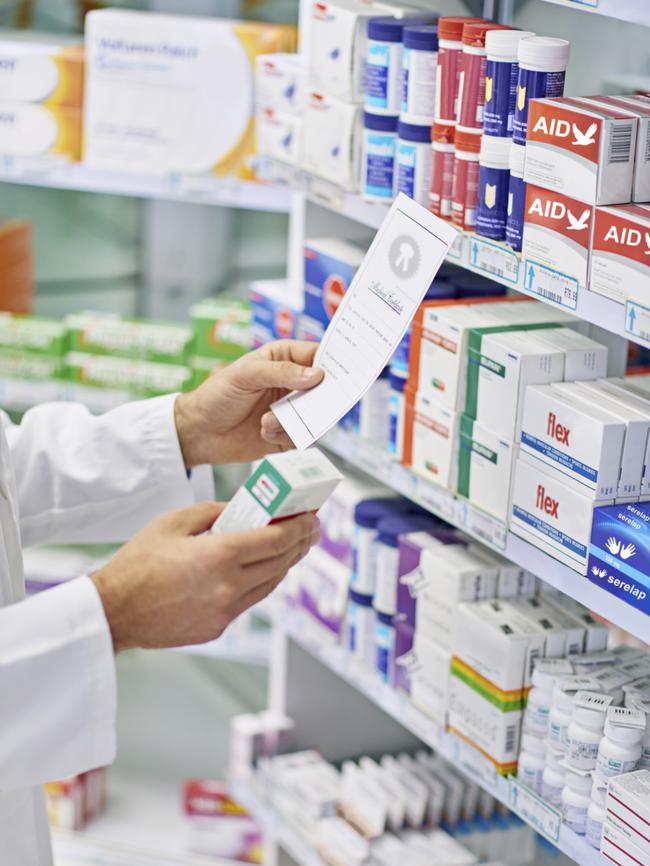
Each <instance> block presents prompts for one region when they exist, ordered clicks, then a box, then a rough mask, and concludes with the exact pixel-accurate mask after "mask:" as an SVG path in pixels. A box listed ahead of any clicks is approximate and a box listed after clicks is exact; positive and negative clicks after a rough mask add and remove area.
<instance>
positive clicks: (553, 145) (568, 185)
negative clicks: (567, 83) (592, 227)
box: [524, 97, 638, 204]
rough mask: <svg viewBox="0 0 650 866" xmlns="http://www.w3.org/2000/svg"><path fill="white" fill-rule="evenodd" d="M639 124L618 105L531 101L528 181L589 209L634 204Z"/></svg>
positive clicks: (546, 100)
mask: <svg viewBox="0 0 650 866" xmlns="http://www.w3.org/2000/svg"><path fill="white" fill-rule="evenodd" d="M637 125H638V120H637V118H636V117H635V116H633V115H632V113H631V112H630V111H629V110H627V111H625V110H621V109H618V108H617V107H616V106H614V105H612V106H607V105H605V104H602V103H594V102H593V101H591V100H581V99H571V98H568V97H559V98H555V99H531V101H530V104H529V108H528V136H527V139H526V165H525V168H524V180H525V181H526V183H532V184H535V185H536V186H541V187H543V188H544V189H549V190H555V191H556V192H559V193H562V194H563V195H567V196H571V197H572V198H577V199H579V200H580V201H582V202H588V203H589V204H621V203H624V202H628V201H631V198H632V180H633V176H634V155H635V148H636V133H637Z"/></svg>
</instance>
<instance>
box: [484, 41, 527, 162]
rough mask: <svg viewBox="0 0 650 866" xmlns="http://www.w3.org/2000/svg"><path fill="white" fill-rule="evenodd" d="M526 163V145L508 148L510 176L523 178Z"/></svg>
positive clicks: (514, 145) (515, 145)
mask: <svg viewBox="0 0 650 866" xmlns="http://www.w3.org/2000/svg"><path fill="white" fill-rule="evenodd" d="M490 32H492V31H490ZM525 162H526V145H525V144H515V143H514V142H513V143H512V145H511V146H510V174H514V175H515V177H523V176H524V163H525Z"/></svg>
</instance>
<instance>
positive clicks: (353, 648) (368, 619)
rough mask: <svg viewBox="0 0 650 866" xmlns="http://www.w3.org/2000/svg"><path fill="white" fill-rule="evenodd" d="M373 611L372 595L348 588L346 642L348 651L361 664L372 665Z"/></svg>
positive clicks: (373, 642)
mask: <svg viewBox="0 0 650 866" xmlns="http://www.w3.org/2000/svg"><path fill="white" fill-rule="evenodd" d="M375 620H376V615H375V611H374V610H373V608H372V596H371V595H362V594H361V593H358V592H354V590H350V596H349V598H348V608H347V617H346V638H347V640H346V643H347V648H348V651H349V653H350V654H351V655H352V656H353V657H354V658H355V659H356V660H357V661H358V662H359V663H360V664H361V665H362V666H363V667H367V668H371V667H373V663H374V655H375V653H374V649H375Z"/></svg>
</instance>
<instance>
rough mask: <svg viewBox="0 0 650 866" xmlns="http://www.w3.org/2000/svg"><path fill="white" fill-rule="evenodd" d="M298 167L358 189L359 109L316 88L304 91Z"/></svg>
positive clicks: (359, 154) (346, 186) (337, 183)
mask: <svg viewBox="0 0 650 866" xmlns="http://www.w3.org/2000/svg"><path fill="white" fill-rule="evenodd" d="M303 121H304V126H303V147H302V167H303V168H304V169H305V170H306V171H308V172H310V173H311V174H313V175H316V176H317V177H320V178H323V180H326V181H329V182H330V183H332V184H336V185H337V186H340V187H341V188H342V189H344V190H347V191H349V192H356V191H357V190H358V189H359V183H360V174H361V144H362V133H363V123H362V114H361V109H360V107H359V106H357V105H351V104H350V103H348V102H343V101H341V100H340V99H337V98H336V97H335V96H330V95H328V94H326V93H324V92H323V91H320V90H313V89H312V90H309V91H308V92H307V94H306V95H305V107H304V112H303Z"/></svg>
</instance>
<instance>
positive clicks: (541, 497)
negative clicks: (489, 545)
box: [510, 458, 594, 574]
mask: <svg viewBox="0 0 650 866" xmlns="http://www.w3.org/2000/svg"><path fill="white" fill-rule="evenodd" d="M593 511H594V500H593V498H592V497H591V496H585V495H584V494H581V493H579V492H578V491H577V490H575V489H574V488H572V487H569V486H568V485H566V484H565V483H564V481H561V480H558V479H557V477H555V476H553V475H551V474H550V473H548V472H547V471H545V470H544V469H543V468H542V467H541V466H539V467H538V466H534V465H532V464H529V463H527V462H526V461H525V460H523V459H521V458H520V459H519V460H517V464H516V466H515V478H514V482H513V485H512V512H511V519H510V527H511V529H512V531H513V532H514V534H515V535H518V536H520V538H524V539H525V540H526V541H530V542H531V543H532V544H534V545H535V546H536V547H539V548H541V549H542V550H545V551H546V552H547V553H550V555H551V556H554V557H555V558H556V559H559V560H560V561H561V562H564V563H565V565H568V566H569V567H570V568H573V569H574V570H575V571H577V572H579V573H580V574H585V573H586V571H587V558H588V554H589V538H590V535H591V522H592V518H593Z"/></svg>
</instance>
